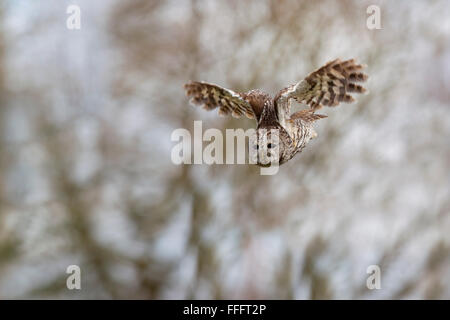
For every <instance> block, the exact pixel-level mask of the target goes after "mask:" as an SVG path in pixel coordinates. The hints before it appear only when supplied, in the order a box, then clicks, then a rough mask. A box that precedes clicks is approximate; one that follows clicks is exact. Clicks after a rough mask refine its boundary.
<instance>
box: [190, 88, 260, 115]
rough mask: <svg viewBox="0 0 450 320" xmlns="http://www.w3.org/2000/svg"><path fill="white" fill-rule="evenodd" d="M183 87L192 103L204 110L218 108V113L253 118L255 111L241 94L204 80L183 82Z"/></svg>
mask: <svg viewBox="0 0 450 320" xmlns="http://www.w3.org/2000/svg"><path fill="white" fill-rule="evenodd" d="M184 88H185V90H186V95H187V96H188V97H191V100H190V102H191V103H192V104H193V105H196V106H201V107H203V108H204V109H206V110H213V109H216V108H219V114H222V115H229V114H231V115H232V116H233V117H235V118H240V117H241V116H243V115H245V116H247V117H248V118H250V119H255V112H254V111H253V109H252V107H251V105H250V103H249V102H248V101H247V100H245V99H244V96H243V94H240V93H237V92H234V91H232V90H229V89H225V88H222V87H219V86H218V85H215V84H211V83H206V82H196V81H193V82H190V83H187V84H185V85H184Z"/></svg>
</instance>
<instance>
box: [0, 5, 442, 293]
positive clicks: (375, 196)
mask: <svg viewBox="0 0 450 320" xmlns="http://www.w3.org/2000/svg"><path fill="white" fill-rule="evenodd" d="M72 4H74V5H78V6H79V7H80V9H81V29H80V30H69V29H68V28H67V27H66V20H67V18H68V17H69V15H68V14H67V13H66V9H67V6H68V5H72ZM372 4H375V5H377V6H379V7H380V10H381V29H379V30H376V29H375V30H369V29H368V28H367V26H366V20H367V18H368V16H369V15H368V14H367V13H366V9H367V7H368V6H369V5H372ZM449 17H450V2H448V1H446V0H442V1H396V2H393V1H375V0H373V1H349V0H346V1H294V0H292V1H275V0H273V1H272V0H267V1H237V0H230V1H206V0H204V1H201V0H198V1H194V0H192V1H189V0H176V1H175V0H172V1H170V0H169V1H158V0H149V1H147V0H132V1H118V0H108V1H89V0H83V1H82V0H72V1H61V0H45V1H30V0H10V1H5V0H0V299H14V298H27V299H28V298H58V299H59V298H63V299H80V298H85V299H92V298H99V299H131V298H135V299H200V298H202V299H219V298H221V299H250V298H251V299H381V298H385V299H412V298H419V299H431V298H436V299H449V298H450V110H449V108H450V41H449V40H450V19H449ZM337 57H340V58H342V59H348V58H353V57H354V58H357V59H358V61H359V62H362V63H365V64H367V65H368V69H367V70H366V71H367V73H368V74H369V75H370V79H369V82H368V83H367V84H366V87H367V88H368V89H369V90H370V93H369V94H367V95H365V96H362V97H358V102H357V103H355V104H351V105H342V106H340V107H338V108H334V109H330V108H329V109H324V110H323V112H324V113H326V114H327V115H328V116H329V118H327V119H326V120H322V121H319V122H318V123H317V132H318V138H317V139H315V140H313V141H312V142H311V143H310V144H309V145H308V146H307V148H306V149H305V150H304V151H303V153H302V154H300V155H298V156H296V157H295V158H294V159H293V160H291V161H289V162H288V163H287V164H285V165H283V166H282V167H281V168H280V171H279V173H278V174H276V175H273V176H262V175H260V174H259V168H258V167H256V166H251V165H211V166H208V165H174V164H173V163H172V162H171V160H170V154H171V149H172V147H173V146H174V145H176V143H175V142H172V141H171V140H170V137H171V133H172V132H173V130H174V129H176V128H187V129H189V130H191V129H192V128H193V121H194V120H203V130H206V129H207V128H220V129H221V130H224V129H225V128H244V129H248V128H250V127H253V126H254V122H253V121H252V120H248V119H241V120H236V119H233V118H225V117H219V116H217V113H216V112H210V113H208V112H205V111H204V110H202V109H195V108H193V107H191V106H190V105H189V104H188V99H187V98H186V97H185V95H184V91H183V88H182V86H183V84H184V83H186V82H188V81H189V80H204V81H209V82H214V83H218V84H220V85H223V86H225V87H228V88H231V89H234V90H236V91H247V90H250V89H253V88H261V89H263V90H265V91H267V92H268V93H270V94H272V95H273V94H275V93H276V92H277V91H278V90H279V89H280V88H283V87H285V86H287V85H290V84H292V83H295V82H296V81H298V80H301V79H303V77H305V76H306V75H307V74H308V73H309V72H311V71H313V70H314V69H316V68H317V67H320V66H321V65H323V64H324V63H325V62H327V61H329V60H332V59H334V58H337ZM73 264H75V265H78V266H80V268H81V279H82V280H81V290H68V289H67V287H66V279H67V277H68V276H69V275H68V274H66V268H67V266H69V265H73ZM370 265H378V266H379V267H380V269H381V289H379V290H369V289H368V288H367V287H366V279H367V277H368V276H369V274H367V273H366V270H367V268H368V267H369V266H370Z"/></svg>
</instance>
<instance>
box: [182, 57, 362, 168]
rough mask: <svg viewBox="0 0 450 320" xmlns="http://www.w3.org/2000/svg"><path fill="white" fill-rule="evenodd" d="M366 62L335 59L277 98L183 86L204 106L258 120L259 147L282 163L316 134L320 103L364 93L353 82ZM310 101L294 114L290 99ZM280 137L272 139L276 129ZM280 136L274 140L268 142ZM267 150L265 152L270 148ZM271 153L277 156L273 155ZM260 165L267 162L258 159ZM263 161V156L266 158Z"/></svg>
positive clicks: (199, 84) (346, 99) (209, 86)
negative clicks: (315, 127) (305, 106)
mask: <svg viewBox="0 0 450 320" xmlns="http://www.w3.org/2000/svg"><path fill="white" fill-rule="evenodd" d="M363 68H364V66H363V65H361V64H357V63H356V62H355V60H354V59H351V60H346V61H341V60H340V59H336V60H333V61H330V62H328V63H327V64H325V65H324V66H323V67H321V68H319V69H317V70H316V71H314V72H312V73H310V74H309V75H308V76H307V77H306V78H305V79H304V80H302V81H300V82H298V83H296V84H293V85H291V86H289V87H287V88H284V89H282V90H280V92H278V94H277V95H276V96H275V98H274V99H272V98H271V97H270V95H268V94H267V93H264V92H262V91H260V90H251V91H249V92H247V93H236V92H234V91H231V90H229V89H225V88H222V87H220V86H217V85H215V84H210V83H206V82H190V83H188V84H186V85H185V89H186V94H187V95H188V96H189V97H191V103H193V104H194V105H199V106H202V107H203V108H205V109H206V110H213V109H216V108H219V113H220V114H224V115H228V114H231V115H232V116H234V117H237V118H239V117H241V116H243V115H245V116H247V117H248V118H250V119H255V120H256V122H257V133H258V137H257V139H256V147H257V148H258V149H260V147H262V148H264V153H263V155H264V156H263V157H265V156H266V155H271V156H268V158H270V161H271V162H272V163H273V162H277V163H279V164H282V163H284V162H286V161H288V160H290V159H291V158H292V157H293V156H294V155H295V154H297V153H298V152H300V151H301V150H302V149H303V148H304V147H305V146H306V144H307V143H308V142H309V140H310V139H312V138H314V137H316V136H317V134H316V132H315V131H314V128H313V123H314V121H316V120H318V119H321V118H325V117H326V116H324V115H320V114H316V113H315V111H316V110H318V109H320V108H322V106H328V107H335V106H337V105H339V103H340V102H345V103H351V102H353V101H354V98H353V97H352V96H351V95H350V93H364V92H365V91H366V89H365V88H364V87H362V86H361V85H358V84H356V83H355V82H363V81H366V80H367V78H368V76H367V75H366V74H364V73H362V72H361V70H362V69H363ZM292 99H294V100H296V101H297V102H299V103H303V104H306V105H308V106H309V109H305V110H301V111H298V112H296V113H294V114H291V100H292ZM271 129H272V130H275V133H276V135H277V136H276V139H273V138H274V137H273V135H274V131H271ZM272 140H273V141H277V143H271V142H270V141H272ZM266 151H267V152H266ZM273 155H276V157H275V159H274V158H273ZM260 158H261V156H258V161H257V163H258V164H259V165H264V164H267V159H260ZM263 160H264V161H263Z"/></svg>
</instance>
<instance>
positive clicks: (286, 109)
mask: <svg viewBox="0 0 450 320" xmlns="http://www.w3.org/2000/svg"><path fill="white" fill-rule="evenodd" d="M363 68H364V66H363V65H361V64H357V63H356V62H355V60H354V59H351V60H346V61H341V60H340V59H336V60H333V61H331V62H328V63H327V64H326V65H324V66H323V67H321V68H319V69H317V70H316V71H314V72H312V73H310V74H309V75H308V76H307V77H306V78H305V79H304V80H302V81H300V82H298V83H296V84H294V85H291V86H289V87H287V88H285V89H283V90H281V91H280V92H279V93H278V94H277V96H276V98H275V103H276V105H277V112H278V115H279V117H281V118H282V119H287V118H289V116H290V101H289V100H290V99H291V98H293V99H295V100H296V101H298V102H300V103H306V104H307V105H308V106H309V107H310V108H311V109H313V110H317V109H320V108H321V107H322V105H325V106H329V107H335V106H337V105H339V103H340V102H346V103H350V102H353V101H354V98H353V97H352V96H351V95H350V94H349V93H352V92H356V93H363V92H365V91H366V89H365V88H364V87H362V86H360V85H358V84H356V83H355V82H360V81H366V80H367V78H368V76H367V75H366V74H364V73H362V72H361V70H362V69H363Z"/></svg>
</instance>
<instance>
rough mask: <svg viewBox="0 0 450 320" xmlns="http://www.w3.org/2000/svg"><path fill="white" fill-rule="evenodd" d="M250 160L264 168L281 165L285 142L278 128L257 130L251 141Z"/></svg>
mask: <svg viewBox="0 0 450 320" xmlns="http://www.w3.org/2000/svg"><path fill="white" fill-rule="evenodd" d="M250 145H251V148H250V160H251V163H255V164H257V165H259V166H262V167H269V166H271V165H274V164H277V165H278V164H279V163H281V157H282V155H283V152H284V144H283V140H282V139H280V130H279V129H278V128H275V127H274V128H261V129H257V130H256V132H255V134H254V135H253V136H252V137H251V139H250Z"/></svg>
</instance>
